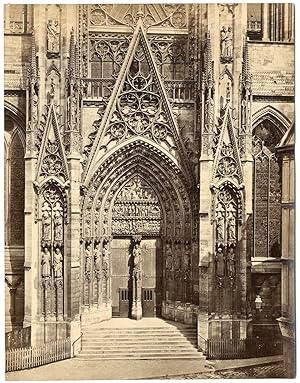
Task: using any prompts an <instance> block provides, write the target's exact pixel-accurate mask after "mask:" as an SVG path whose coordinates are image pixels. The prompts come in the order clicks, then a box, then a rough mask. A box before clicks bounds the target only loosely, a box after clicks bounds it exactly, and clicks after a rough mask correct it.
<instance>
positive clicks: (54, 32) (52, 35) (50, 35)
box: [47, 20, 60, 53]
mask: <svg viewBox="0 0 300 383" xmlns="http://www.w3.org/2000/svg"><path fill="white" fill-rule="evenodd" d="M59 37H60V27H59V24H58V21H57V20H49V21H48V25H47V40H48V44H47V49H48V52H50V53H59Z"/></svg>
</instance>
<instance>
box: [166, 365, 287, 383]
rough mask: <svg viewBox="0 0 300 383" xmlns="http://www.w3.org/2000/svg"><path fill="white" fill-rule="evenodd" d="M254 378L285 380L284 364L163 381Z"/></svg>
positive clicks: (205, 373)
mask: <svg viewBox="0 0 300 383" xmlns="http://www.w3.org/2000/svg"><path fill="white" fill-rule="evenodd" d="M254 378H260V379H261V378H285V370H284V366H283V362H278V363H274V364H269V365H266V366H255V367H244V368H237V369H228V370H224V371H212V372H209V373H207V372H203V373H199V374H186V375H178V376H171V377H161V379H254Z"/></svg>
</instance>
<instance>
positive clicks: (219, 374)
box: [5, 356, 284, 381]
mask: <svg viewBox="0 0 300 383" xmlns="http://www.w3.org/2000/svg"><path fill="white" fill-rule="evenodd" d="M271 377H276V378H277V377H284V371H283V363H282V357H280V356H277V357H264V358H255V359H236V360H226V361H214V362H208V361H206V360H200V361H198V360H197V361H192V360H184V361H183V360H131V361H129V360H117V361H116V360H110V361H80V360H78V359H76V358H73V359H67V360H64V361H61V362H56V363H52V364H48V365H46V366H41V367H37V368H33V369H30V370H23V371H15V372H9V373H6V374H5V378H6V380H12V381H17V380H21V381H34V380H39V381H43V380H51V381H53V380H105V379H109V380H111V379H114V380H124V379H126V380H128V379H216V378H223V379H224V378H271Z"/></svg>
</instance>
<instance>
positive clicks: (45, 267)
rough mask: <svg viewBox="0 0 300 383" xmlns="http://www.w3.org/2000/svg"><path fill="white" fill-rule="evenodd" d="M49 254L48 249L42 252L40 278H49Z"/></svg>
mask: <svg viewBox="0 0 300 383" xmlns="http://www.w3.org/2000/svg"><path fill="white" fill-rule="evenodd" d="M50 263H51V254H50V252H49V249H48V247H45V249H44V251H42V276H43V277H44V278H46V277H51V265H50Z"/></svg>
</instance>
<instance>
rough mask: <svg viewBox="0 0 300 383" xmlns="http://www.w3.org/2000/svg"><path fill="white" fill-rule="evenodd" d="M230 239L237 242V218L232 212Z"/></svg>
mask: <svg viewBox="0 0 300 383" xmlns="http://www.w3.org/2000/svg"><path fill="white" fill-rule="evenodd" d="M228 241H229V242H233V243H235V242H236V219H235V217H234V215H233V214H232V213H231V215H230V218H229V219H228Z"/></svg>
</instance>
